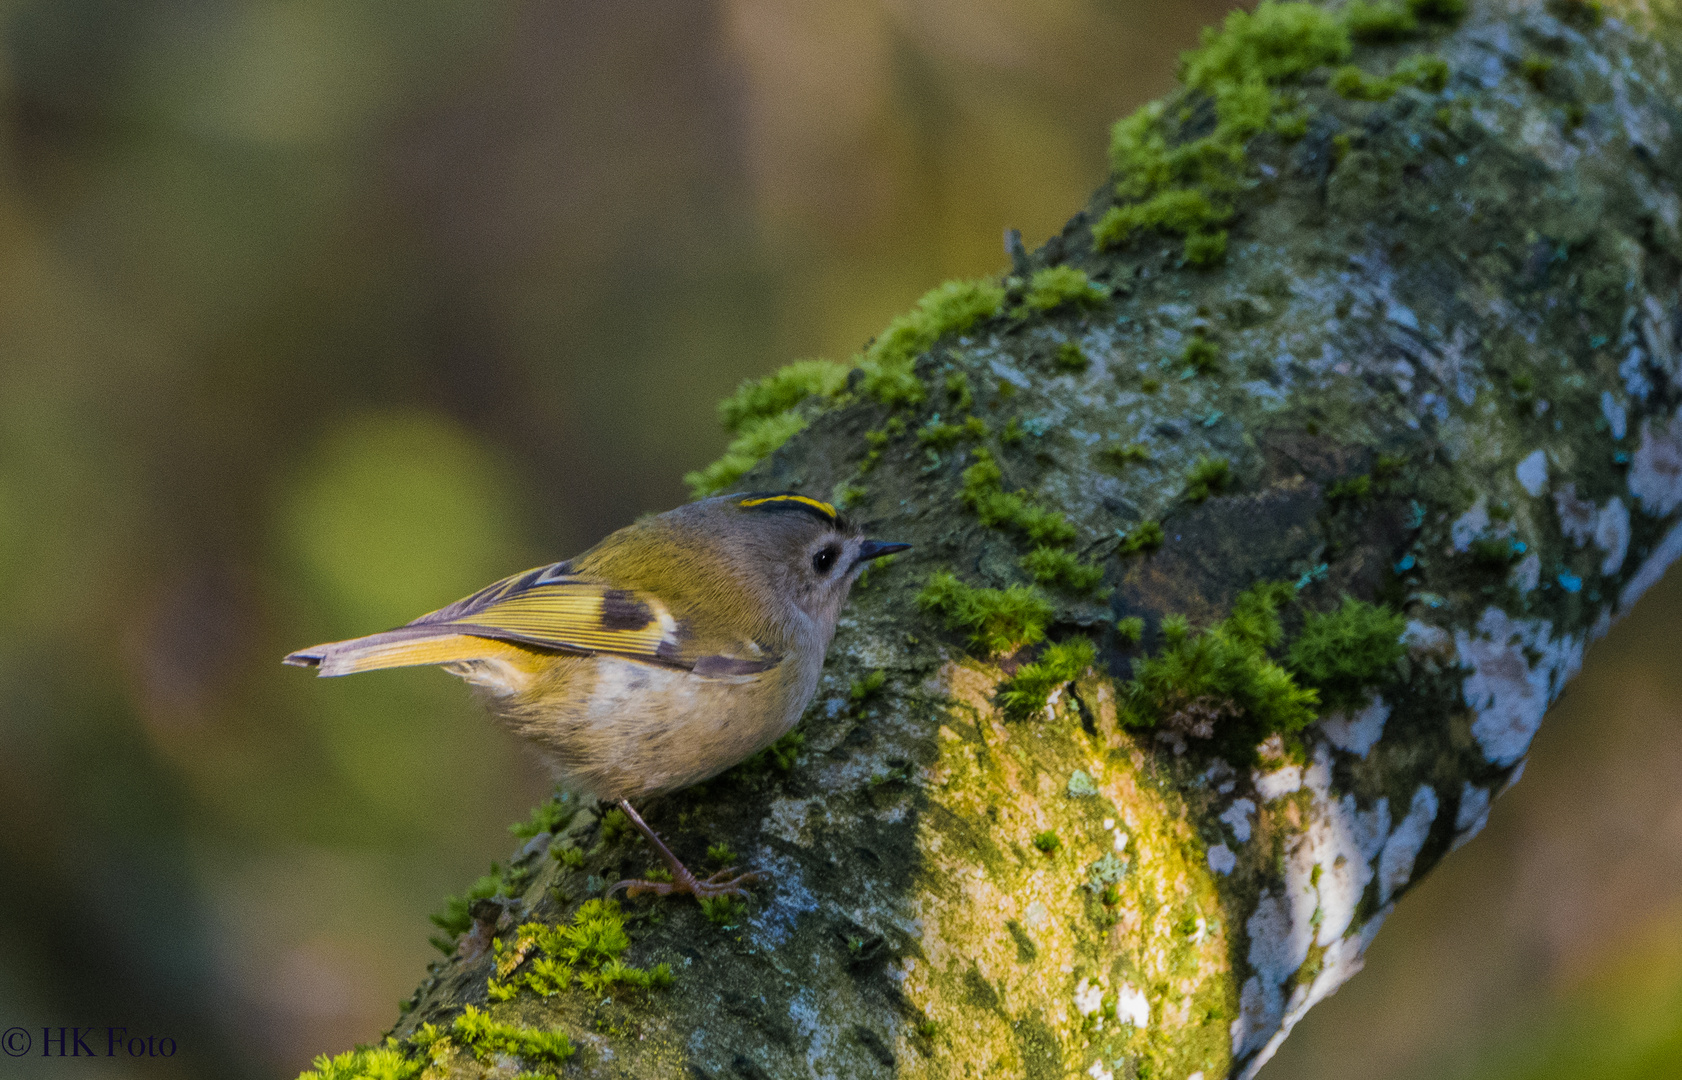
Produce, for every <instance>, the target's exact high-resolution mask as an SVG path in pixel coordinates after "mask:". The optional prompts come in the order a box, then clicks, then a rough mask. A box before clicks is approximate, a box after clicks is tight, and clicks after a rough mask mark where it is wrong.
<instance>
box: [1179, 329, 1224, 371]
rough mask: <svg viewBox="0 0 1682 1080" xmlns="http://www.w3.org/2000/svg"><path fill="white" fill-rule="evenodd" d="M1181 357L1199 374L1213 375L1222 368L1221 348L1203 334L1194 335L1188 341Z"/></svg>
mask: <svg viewBox="0 0 1682 1080" xmlns="http://www.w3.org/2000/svg"><path fill="white" fill-rule="evenodd" d="M1180 359H1181V361H1183V362H1184V363H1185V364H1186V365H1187V366H1188V367H1189V368H1190V369H1191V370H1192V371H1195V372H1196V373H1197V374H1199V375H1211V374H1213V373H1215V372H1217V371H1219V370H1220V369H1221V350H1220V349H1219V348H1218V347H1217V346H1216V345H1215V343H1214V342H1213V341H1210V340H1209V339H1208V338H1206V337H1204V336H1203V335H1202V334H1196V335H1193V336H1192V338H1191V339H1190V340H1189V341H1187V342H1186V347H1185V348H1184V349H1183V350H1181V352H1180Z"/></svg>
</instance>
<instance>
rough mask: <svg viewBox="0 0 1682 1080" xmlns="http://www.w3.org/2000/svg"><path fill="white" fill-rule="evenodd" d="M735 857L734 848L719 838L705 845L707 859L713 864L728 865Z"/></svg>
mask: <svg viewBox="0 0 1682 1080" xmlns="http://www.w3.org/2000/svg"><path fill="white" fill-rule="evenodd" d="M736 859H737V855H736V849H735V848H733V847H731V846H730V845H729V844H727V843H725V842H724V841H723V840H720V841H719V842H718V843H716V844H711V845H709V846H708V847H707V861H708V862H710V863H712V864H713V865H714V866H729V865H730V864H731V863H734V862H735V861H736Z"/></svg>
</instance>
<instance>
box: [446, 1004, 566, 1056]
mask: <svg viewBox="0 0 1682 1080" xmlns="http://www.w3.org/2000/svg"><path fill="white" fill-rule="evenodd" d="M450 1034H451V1035H452V1036H454V1038H455V1039H456V1040H457V1041H458V1042H460V1043H461V1044H462V1045H463V1046H465V1047H467V1048H468V1049H470V1050H472V1051H473V1056H474V1057H476V1058H478V1059H479V1060H480V1061H483V1062H485V1063H487V1064H490V1063H492V1062H494V1061H495V1060H496V1059H497V1058H498V1057H501V1056H503V1055H508V1056H512V1057H517V1058H520V1059H522V1060H524V1061H526V1062H528V1063H536V1064H539V1065H543V1066H547V1067H548V1068H550V1069H551V1070H553V1069H558V1068H560V1066H561V1065H563V1064H565V1062H566V1060H567V1059H568V1058H570V1057H571V1056H572V1055H573V1054H574V1053H575V1050H574V1048H573V1045H572V1040H571V1039H569V1038H567V1035H566V1032H564V1031H561V1030H560V1029H558V1028H555V1029H551V1030H548V1031H541V1030H539V1029H537V1028H527V1027H519V1026H517V1025H514V1024H499V1023H497V1022H496V1021H495V1020H492V1019H491V1017H490V1014H489V1013H485V1012H480V1011H479V1010H478V1009H476V1008H474V1007H473V1006H472V1005H469V1006H467V1008H466V1009H464V1010H463V1011H462V1014H461V1015H460V1016H458V1017H456V1020H455V1023H454V1024H451V1025H450Z"/></svg>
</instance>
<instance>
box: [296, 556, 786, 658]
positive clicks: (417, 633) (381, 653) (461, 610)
mask: <svg viewBox="0 0 1682 1080" xmlns="http://www.w3.org/2000/svg"><path fill="white" fill-rule="evenodd" d="M707 644H708V645H709V646H710V647H706V648H703V647H702V645H701V643H700V642H699V641H697V640H696V639H695V637H694V635H693V634H692V633H690V632H689V628H688V627H686V626H684V625H683V624H682V623H680V621H679V620H678V619H676V618H674V617H673V615H672V613H671V612H670V611H669V610H668V609H667V607H666V605H665V604H664V603H663V602H662V601H661V600H660V598H659V597H657V596H655V595H653V594H652V593H649V592H646V591H643V590H638V589H626V588H621V587H617V586H614V585H611V584H609V583H607V582H604V581H600V580H597V579H595V578H592V577H590V576H588V575H581V574H576V573H574V572H573V570H572V566H571V564H570V563H564V562H561V563H554V564H552V565H549V566H540V567H537V568H536V569H533V570H527V571H526V572H525V573H523V574H515V575H513V576H512V577H507V578H503V579H502V580H501V581H498V582H496V583H495V584H494V585H488V586H486V587H485V588H483V589H480V590H479V591H478V592H476V593H474V594H473V595H472V596H469V597H467V598H465V599H462V600H458V601H456V602H455V603H453V604H451V605H450V606H448V607H446V608H441V609H439V610H438V611H434V612H432V613H431V614H430V615H423V616H421V617H420V618H418V619H416V620H415V621H414V622H412V623H409V624H408V625H407V626H401V627H398V628H397V629H395V630H388V631H386V632H385V633H383V634H372V635H370V636H368V637H364V638H355V639H353V640H351V641H341V642H334V643H332V644H328V645H319V646H316V647H315V648H313V649H304V650H301V651H299V652H295V653H293V654H292V655H291V656H288V657H287V658H286V662H287V663H289V664H298V665H301V666H306V667H317V668H319V669H320V670H321V674H323V675H348V674H351V673H353V672H357V671H370V670H374V669H376V668H387V667H406V666H409V665H413V664H439V663H449V662H452V661H457V660H475V659H492V658H496V659H504V660H508V659H515V660H518V659H519V654H521V653H522V652H529V650H540V651H542V652H561V653H571V654H574V655H595V654H602V653H605V654H609V655H613V656H621V657H625V658H626V659H630V660H637V661H641V662H643V663H649V664H660V665H663V666H667V667H678V668H685V669H688V670H691V671H693V672H695V674H697V675H703V676H712V677H719V676H727V675H754V674H758V673H760V672H762V671H766V670H768V669H769V668H771V667H774V666H775V665H776V664H777V662H778V661H779V660H780V659H781V658H780V657H776V656H772V655H769V654H768V653H767V652H766V651H765V650H763V649H761V648H760V647H759V645H758V644H757V643H755V642H752V641H743V642H733V643H728V644H724V645H723V646H722V647H720V645H719V643H715V642H708V643H707ZM511 646H512V648H510V647H511Z"/></svg>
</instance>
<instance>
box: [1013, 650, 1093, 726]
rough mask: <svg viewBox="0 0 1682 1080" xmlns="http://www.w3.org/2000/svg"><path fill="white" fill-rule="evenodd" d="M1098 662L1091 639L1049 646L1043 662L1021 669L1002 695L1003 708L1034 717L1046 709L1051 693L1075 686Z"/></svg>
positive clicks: (1044, 653) (1014, 713)
mask: <svg viewBox="0 0 1682 1080" xmlns="http://www.w3.org/2000/svg"><path fill="white" fill-rule="evenodd" d="M1097 659H1098V650H1097V648H1096V647H1095V646H1094V645H1093V644H1092V641H1091V639H1090V638H1084V637H1075V638H1070V639H1069V640H1067V641H1062V642H1059V643H1057V644H1056V645H1052V646H1049V647H1048V648H1047V649H1046V650H1045V652H1043V653H1041V654H1040V657H1039V659H1037V660H1035V661H1034V662H1033V663H1031V664H1025V665H1023V666H1022V667H1020V668H1018V669H1017V671H1016V675H1015V676H1014V677H1012V678H1011V680H1010V682H1009V683H1007V684H1006V685H1005V688H1004V689H1003V690H1001V691H999V705H1000V707H1001V708H1003V709H1004V711H1005V712H1006V713H1007V714H1009V715H1011V716H1016V717H1027V716H1033V715H1034V714H1035V713H1038V712H1039V711H1040V710H1041V709H1044V708H1045V703H1046V700H1047V699H1048V698H1050V697H1051V692H1052V691H1053V690H1055V689H1057V688H1058V687H1059V686H1062V685H1064V684H1065V683H1070V682H1073V681H1074V680H1075V679H1077V678H1079V677H1080V674H1081V672H1083V671H1085V670H1086V669H1087V668H1089V667H1091V666H1092V665H1093V663H1094V662H1096V660H1097Z"/></svg>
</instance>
